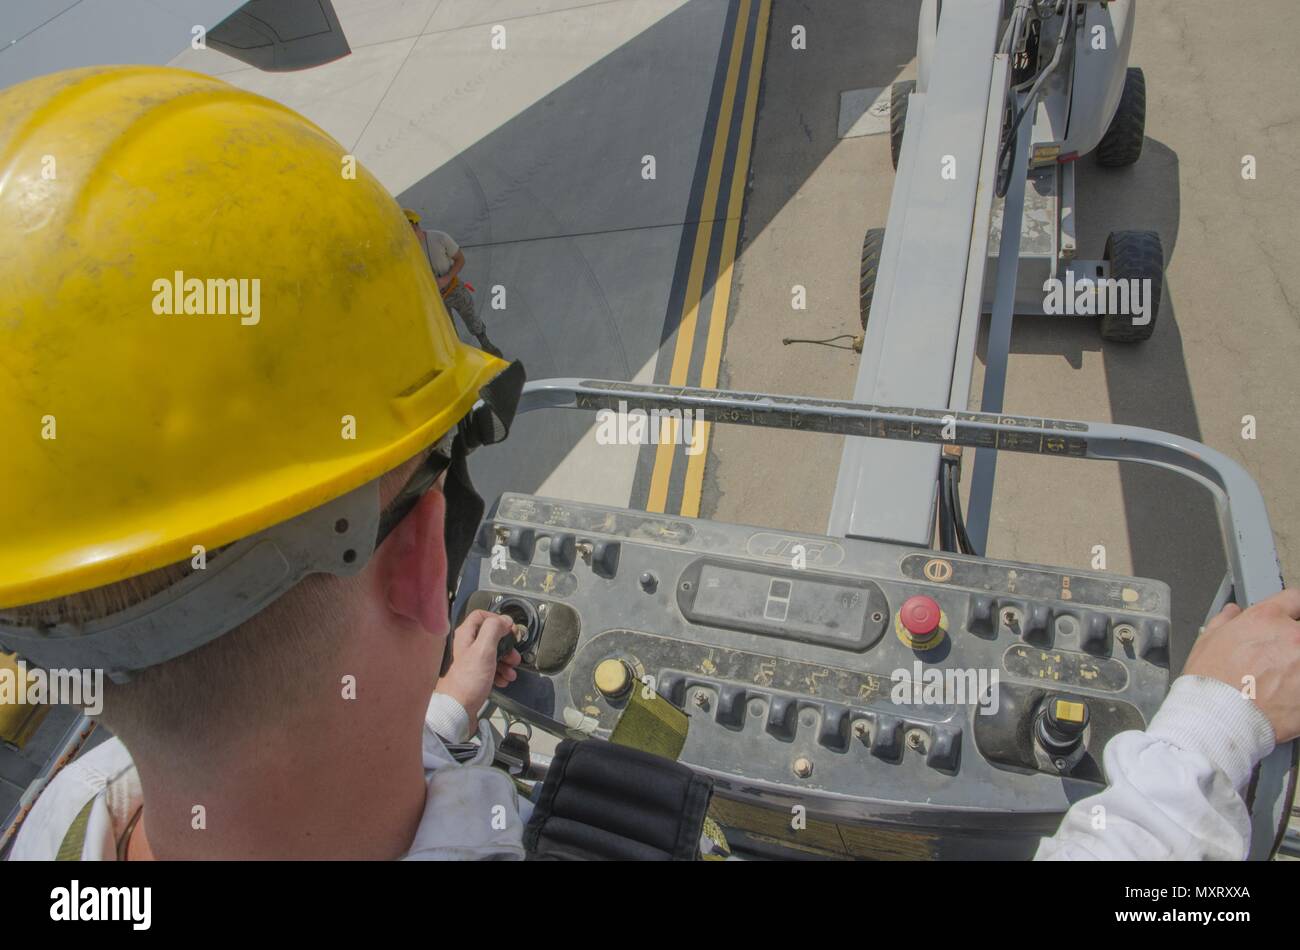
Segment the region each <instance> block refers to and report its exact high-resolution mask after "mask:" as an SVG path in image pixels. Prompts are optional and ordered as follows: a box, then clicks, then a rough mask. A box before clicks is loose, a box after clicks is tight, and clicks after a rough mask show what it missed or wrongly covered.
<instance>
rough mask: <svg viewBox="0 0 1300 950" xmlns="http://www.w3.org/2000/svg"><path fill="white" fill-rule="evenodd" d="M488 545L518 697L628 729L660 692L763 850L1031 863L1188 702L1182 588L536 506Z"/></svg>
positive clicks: (494, 526)
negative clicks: (1160, 712) (1179, 649)
mask: <svg viewBox="0 0 1300 950" xmlns="http://www.w3.org/2000/svg"><path fill="white" fill-rule="evenodd" d="M475 553H476V555H477V556H479V557H481V558H482V561H481V563H480V565H479V589H478V590H476V591H475V592H474V593H473V594H472V595H471V596H470V598H468V601H467V604H466V609H467V610H468V609H474V608H478V607H484V608H487V609H491V610H495V611H499V612H504V613H508V614H510V615H511V616H512V618H513V619H514V620H515V622H516V636H517V638H518V640H519V649H520V652H521V654H522V655H523V657H524V663H523V665H522V667H521V669H520V675H519V678H518V679H517V680H516V682H514V683H512V684H511V685H510V687H509V688H507V689H505V690H502V691H498V693H497V694H496V699H497V701H498V702H499V703H500V704H501V705H502V706H503V707H504V708H505V709H507V711H509V712H511V713H512V714H513V715H517V716H522V717H524V718H526V719H529V720H531V721H533V722H535V723H538V724H540V725H541V726H543V727H544V728H548V729H550V730H551V731H554V732H560V733H566V734H570V735H574V736H579V735H581V736H593V735H594V736H602V737H607V736H608V735H609V734H610V732H611V731H612V729H613V727H614V725H615V723H616V722H617V721H618V718H619V716H620V715H621V713H622V711H623V709H624V708H626V705H627V703H628V700H629V697H630V696H631V695H632V692H633V691H634V690H648V691H653V692H654V693H657V694H658V695H660V696H662V697H663V698H664V699H666V700H668V701H669V702H671V703H673V704H674V705H675V706H677V707H679V708H680V709H682V710H683V711H684V712H685V713H686V714H687V715H688V716H689V729H688V733H687V738H686V744H685V747H684V748H683V751H682V754H681V759H682V761H684V762H686V763H687V764H689V765H692V766H694V767H697V768H700V769H702V770H704V771H707V772H709V773H710V774H711V775H713V777H714V779H715V782H716V794H715V813H716V814H717V816H718V817H719V819H720V820H721V821H722V822H723V823H724V825H728V826H730V827H729V831H733V832H737V833H739V834H741V835H745V836H748V839H749V840H748V844H749V845H750V846H752V847H754V848H756V849H758V850H763V849H764V848H765V847H767V848H770V849H772V850H774V851H777V852H784V853H789V852H790V850H791V849H794V850H795V851H798V852H808V853H831V854H844V855H850V856H867V857H875V856H900V855H901V856H908V857H940V856H958V857H961V856H967V857H978V856H989V857H1017V856H1026V855H1027V854H1029V853H1032V850H1033V846H1034V845H1035V844H1036V841H1037V838H1038V837H1039V836H1041V835H1043V834H1050V833H1051V832H1052V831H1053V830H1054V828H1055V826H1056V824H1057V822H1058V821H1059V817H1060V814H1061V813H1062V812H1063V811H1064V810H1065V809H1066V808H1067V807H1068V806H1069V804H1070V802H1072V801H1074V800H1076V799H1077V798H1079V797H1082V796H1084V795H1087V794H1090V793H1091V792H1093V791H1096V790H1097V789H1098V788H1099V787H1100V783H1103V782H1104V780H1105V776H1104V774H1103V771H1102V765H1101V763H1102V755H1101V753H1102V749H1103V747H1104V746H1105V744H1106V742H1107V741H1108V740H1109V739H1110V738H1111V737H1112V736H1114V735H1115V734H1116V733H1118V732H1121V731H1124V730H1128V729H1141V728H1144V727H1145V724H1146V723H1147V722H1148V721H1149V720H1150V718H1151V716H1152V715H1153V714H1154V713H1155V711H1156V708H1157V707H1158V706H1159V704H1160V702H1161V700H1162V699H1163V697H1164V695H1165V693H1166V691H1167V689H1168V655H1169V636H1170V622H1169V607H1170V605H1169V588H1168V587H1167V586H1166V585H1165V584H1163V583H1161V582H1159V581H1152V580H1143V579H1139V578H1132V577H1124V576H1120V575H1116V574H1107V573H1101V572H1091V571H1064V570H1056V569H1053V568H1049V567H1043V566H1039V565H1030V564H1017V563H1011V562H1005V561H994V560H988V559H984V558H976V557H969V556H961V555H950V554H946V553H937V552H934V551H929V550H925V549H916V548H909V547H905V546H900V545H894V544H885V543H880V542H874V541H865V540H857V539H845V538H830V537H822V536H815V535H797V534H791V533H787V532H780V531H773V530H770V529H765V528H752V527H745V526H740V525H730V524H720V523H717V522H709V521H701V520H696V519H689V518H682V517H677V516H672V515H657V514H648V513H645V512H637V511H629V510H624V509H615V508H606V507H602V506H597V505H587V504H580V503H574V502H568V501H558V500H552V499H547V498H540V497H535V496H529V495H520V494H506V495H503V496H502V497H501V498H500V500H499V501H498V502H497V504H496V506H495V507H494V509H493V511H492V512H491V514H490V515H489V516H488V518H487V519H486V520H485V522H484V524H483V526H482V527H481V528H480V531H479V535H478V538H477V542H476V549H475ZM800 808H803V809H805V812H804V816H803V820H804V822H805V824H804V826H803V829H801V828H800V827H799V821H798V817H799V809H800ZM792 814H793V815H795V818H796V820H794V821H791V820H790V819H791V815H792ZM808 828H811V829H812V831H811V832H810V833H807V834H804V835H802V836H800V834H799V831H800V830H806V829H808Z"/></svg>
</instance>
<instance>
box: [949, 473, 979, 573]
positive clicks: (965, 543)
mask: <svg viewBox="0 0 1300 950" xmlns="http://www.w3.org/2000/svg"><path fill="white" fill-rule="evenodd" d="M952 470H953V473H954V475H953V477H952V478H950V479H949V480H948V482H949V491H950V492H951V495H952V498H951V499H950V501H949V505H950V506H951V508H952V518H953V529H954V530H955V532H956V534H957V547H958V548H959V549H960V550H961V552H962V553H963V554H973V555H975V556H976V557H979V552H978V551H976V550H975V545H974V544H972V543H971V539H970V535H969V534H967V532H966V519H965V518H964V517H963V516H962V512H961V491H960V489H959V487H958V485H957V478H956V474H955V473H956V471H957V465H956V463H955V462H954V463H953V465H952Z"/></svg>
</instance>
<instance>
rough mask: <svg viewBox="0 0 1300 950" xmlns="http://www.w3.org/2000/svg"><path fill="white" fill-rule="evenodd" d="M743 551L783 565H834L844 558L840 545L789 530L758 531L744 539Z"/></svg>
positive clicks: (751, 555) (826, 539)
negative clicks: (788, 531) (787, 531)
mask: <svg viewBox="0 0 1300 950" xmlns="http://www.w3.org/2000/svg"><path fill="white" fill-rule="evenodd" d="M745 553H747V554H748V555H749V556H750V557H761V558H763V559H764V560H766V561H773V562H779V563H781V564H784V565H785V566H786V567H790V566H792V565H794V564H799V563H802V565H803V566H806V567H814V568H816V567H834V566H835V565H836V564H839V563H840V562H841V561H843V560H844V548H842V547H841V546H840V545H838V544H836V543H835V542H834V541H831V540H830V539H828V538H801V537H798V536H796V535H792V534H776V533H775V532H772V531H759V532H757V533H755V534H752V535H750V537H749V540H748V541H746V542H745Z"/></svg>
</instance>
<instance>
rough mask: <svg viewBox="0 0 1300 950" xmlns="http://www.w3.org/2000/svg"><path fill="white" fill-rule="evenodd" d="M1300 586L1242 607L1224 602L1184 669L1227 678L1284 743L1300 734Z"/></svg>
mask: <svg viewBox="0 0 1300 950" xmlns="http://www.w3.org/2000/svg"><path fill="white" fill-rule="evenodd" d="M1297 620H1300V590H1284V591H1282V592H1281V593H1280V594H1275V595H1274V596H1272V597H1270V598H1268V599H1267V600H1261V601H1260V602H1259V603H1257V604H1254V605H1253V606H1251V607H1247V608H1246V609H1245V610H1242V609H1241V608H1240V607H1238V606H1237V605H1236V604H1229V605H1228V606H1226V607H1224V608H1223V610H1222V611H1221V612H1220V613H1219V615H1218V616H1217V617H1215V618H1214V619H1213V620H1211V621H1210V622H1209V623H1207V624H1206V625H1205V632H1204V633H1203V634H1201V636H1200V638H1199V639H1198V640H1197V641H1196V645H1195V646H1194V647H1192V652H1191V655H1190V656H1188V658H1187V665H1186V666H1184V667H1183V673H1185V674H1186V675H1188V676H1205V677H1208V678H1210V679H1216V680H1220V681H1221V682H1224V683H1227V684H1228V685H1229V686H1231V687H1232V688H1233V689H1237V690H1241V691H1242V694H1243V695H1244V696H1245V697H1246V698H1247V699H1250V700H1252V701H1253V702H1254V703H1255V705H1256V706H1258V707H1259V709H1260V711H1261V712H1262V713H1263V714H1264V715H1265V716H1266V717H1267V718H1268V721H1269V723H1271V724H1272V726H1273V732H1274V733H1275V735H1276V736H1277V741H1278V742H1286V741H1288V740H1289V739H1294V738H1296V737H1297V736H1300V623H1298V622H1297Z"/></svg>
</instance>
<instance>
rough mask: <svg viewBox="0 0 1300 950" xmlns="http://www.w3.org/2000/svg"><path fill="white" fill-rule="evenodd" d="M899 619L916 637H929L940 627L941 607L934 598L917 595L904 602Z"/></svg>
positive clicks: (899, 611) (899, 612)
mask: <svg viewBox="0 0 1300 950" xmlns="http://www.w3.org/2000/svg"><path fill="white" fill-rule="evenodd" d="M898 618H899V619H900V620H901V621H902V622H903V626H904V627H905V628H906V629H907V632H908V633H910V634H911V635H912V636H914V637H928V636H929V635H930V634H932V633H934V631H935V628H936V627H938V626H939V605H938V604H937V603H935V601H934V598H933V597H926V596H925V595H924V594H917V595H916V596H915V597H909V598H907V600H905V601H903V606H902V607H900V608H899V610H898Z"/></svg>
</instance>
